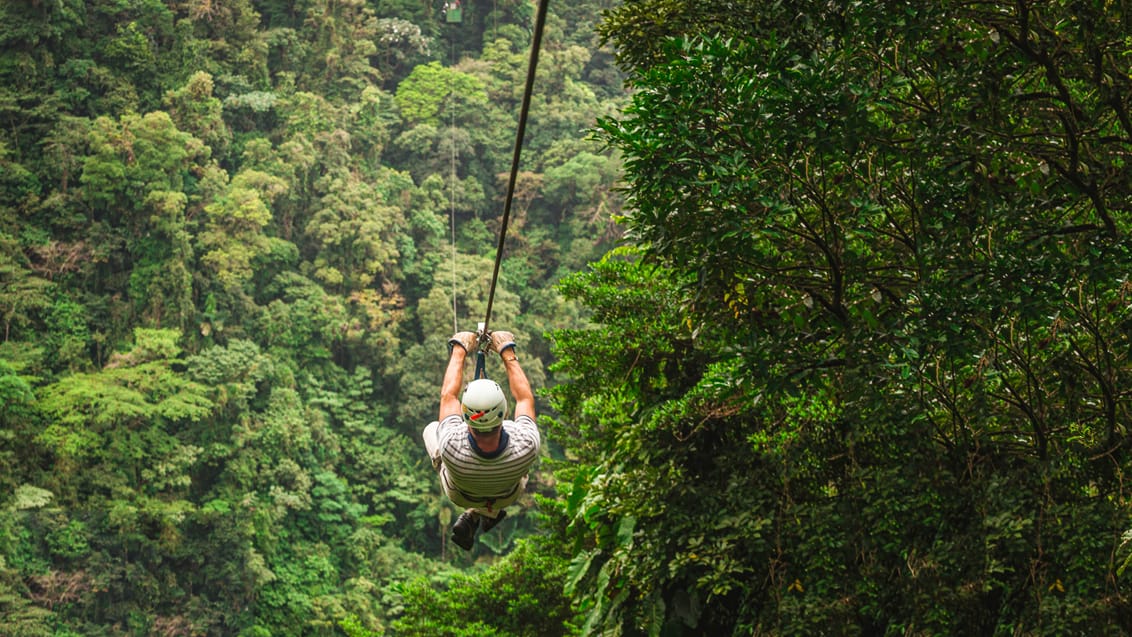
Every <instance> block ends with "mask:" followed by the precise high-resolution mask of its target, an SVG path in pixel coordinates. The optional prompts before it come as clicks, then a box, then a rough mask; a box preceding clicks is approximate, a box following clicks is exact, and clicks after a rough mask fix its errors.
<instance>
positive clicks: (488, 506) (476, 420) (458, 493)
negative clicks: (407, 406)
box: [424, 331, 541, 551]
mask: <svg viewBox="0 0 1132 637" xmlns="http://www.w3.org/2000/svg"><path fill="white" fill-rule="evenodd" d="M478 344H479V338H478V337H477V335H476V334H475V333H473V332H457V333H456V334H455V335H453V336H452V338H451V339H449V340H448V347H449V350H450V354H449V359H448V368H447V370H446V371H445V373H444V381H443V383H442V384H441V386H440V420H438V421H433V422H432V423H429V425H428V426H427V427H425V430H424V442H425V449H426V450H427V451H428V455H429V458H431V459H432V466H433V468H434V469H436V470H437V472H438V473H439V474H440V484H441V486H442V487H443V488H444V492H445V493H446V494H447V495H448V497H449V499H451V500H452V502H454V503H455V504H456V505H457V506H460V507H464V509H465V511H464V512H463V513H461V514H460V516H459V517H458V518H456V522H455V523H454V524H453V525H452V541H453V542H455V543H456V545H457V546H459V547H460V548H462V549H464V550H466V551H467V550H471V548H472V545H473V544H474V543H475V541H476V531H477V530H482V531H484V532H486V531H488V530H490V529H491V528H492V527H494V526H495V525H496V524H498V523H499V522H500V521H501V520H503V518H504V517H505V516H506V515H507V512H506V511H504V510H503V509H504V507H506V506H508V505H510V504H512V503H513V502H515V501H516V500H518V499H519V496H521V495H522V494H523V491H524V490H525V488H526V486H527V472H528V471H529V470H530V467H531V465H532V464H534V462H535V460H537V459H538V456H539V446H540V444H541V440H540V438H539V431H538V427H537V426H536V425H535V397H534V393H532V392H531V385H530V382H528V381H527V376H526V374H524V373H523V369H522V368H521V367H520V366H519V358H518V356H516V355H515V336H514V335H513V334H512V333H511V332H502V331H496V332H491V333H490V340H489V341H487V342H486V344H487V346H488V349H489V351H492V352H496V353H498V354H499V357H500V358H501V359H502V360H503V367H504V369H506V370H507V384H508V386H509V387H510V389H511V395H512V396H513V397H514V398H515V418H514V420H507V397H506V396H504V394H503V389H502V388H501V387H500V386H499V383H497V382H495V381H493V380H489V379H487V378H476V379H474V380H472V382H470V383H468V387H467V388H466V389H465V390H464V395H463V398H462V399H461V398H460V397H459V393H460V388H461V387H462V386H463V384H464V363H465V361H466V360H467V357H468V355H469V354H471V353H473V352H475V351H476V347H477V346H478ZM481 360H482V359H481Z"/></svg>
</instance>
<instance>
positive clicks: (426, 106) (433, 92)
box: [396, 62, 487, 125]
mask: <svg viewBox="0 0 1132 637" xmlns="http://www.w3.org/2000/svg"><path fill="white" fill-rule="evenodd" d="M396 98H397V107H398V108H399V109H400V111H401V117H403V118H405V120H406V121H407V122H409V123H410V124H419V123H425V124H434V125H435V124H439V123H440V122H441V121H443V120H442V119H441V117H440V116H441V115H442V114H443V113H444V112H445V110H444V104H446V103H458V104H459V106H458V108H459V109H460V110H461V111H467V110H471V109H475V108H482V107H483V106H484V105H485V104H486V103H487V94H486V93H485V90H484V86H483V82H482V81H481V80H479V79H478V78H476V77H475V76H472V75H469V74H467V73H462V72H460V71H457V70H454V69H451V68H447V67H444V66H441V65H440V63H439V62H430V63H428V64H423V65H420V66H418V67H416V68H414V69H413V72H412V73H410V74H409V76H408V77H406V78H405V79H404V80H403V81H402V82H401V83H400V84H398V85H397V94H396Z"/></svg>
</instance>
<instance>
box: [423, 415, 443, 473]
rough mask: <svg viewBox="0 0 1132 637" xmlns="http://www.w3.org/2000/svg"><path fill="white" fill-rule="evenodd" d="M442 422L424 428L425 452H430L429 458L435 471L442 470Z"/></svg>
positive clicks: (432, 423)
mask: <svg viewBox="0 0 1132 637" xmlns="http://www.w3.org/2000/svg"><path fill="white" fill-rule="evenodd" d="M439 432H440V422H439V421H436V420H434V421H432V422H430V423H429V424H428V426H427V427H425V428H424V432H423V433H422V434H421V437H422V438H424V446H425V451H427V452H428V457H429V459H430V460H432V469H433V471H435V470H437V469H440V437H439V435H438V434H439Z"/></svg>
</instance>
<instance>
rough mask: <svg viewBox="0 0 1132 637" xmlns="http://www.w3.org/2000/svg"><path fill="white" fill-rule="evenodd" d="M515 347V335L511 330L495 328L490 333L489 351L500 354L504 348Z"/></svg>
mask: <svg viewBox="0 0 1132 637" xmlns="http://www.w3.org/2000/svg"><path fill="white" fill-rule="evenodd" d="M514 347H515V335H514V334H512V333H511V332H504V331H501V330H496V331H494V332H492V333H491V351H493V352H497V353H499V354H502V353H503V352H504V351H505V350H507V349H511V348H514Z"/></svg>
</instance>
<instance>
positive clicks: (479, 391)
mask: <svg viewBox="0 0 1132 637" xmlns="http://www.w3.org/2000/svg"><path fill="white" fill-rule="evenodd" d="M460 402H461V403H463V406H464V422H466V423H468V426H469V427H471V428H472V429H475V430H476V431H491V430H492V429H495V428H496V427H498V426H499V425H501V424H503V419H504V418H506V417H507V397H506V396H504V395H503V388H502V387H500V386H499V383H497V382H495V381H494V380H488V379H486V378H479V379H476V380H473V381H472V382H470V383H468V388H467V389H465V390H464V398H463V399H461V401H460Z"/></svg>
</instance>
